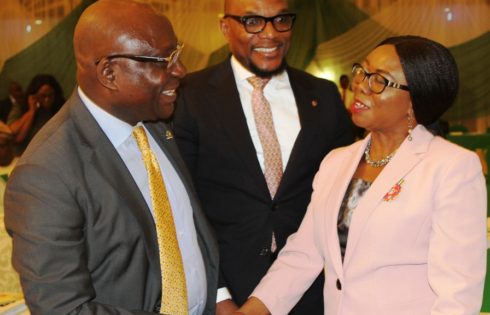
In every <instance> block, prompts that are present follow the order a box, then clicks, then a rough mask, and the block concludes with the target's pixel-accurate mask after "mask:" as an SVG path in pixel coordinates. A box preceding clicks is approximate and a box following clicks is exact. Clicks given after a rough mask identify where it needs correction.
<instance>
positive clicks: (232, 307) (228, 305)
mask: <svg viewBox="0 0 490 315" xmlns="http://www.w3.org/2000/svg"><path fill="white" fill-rule="evenodd" d="M236 310H238V306H237V305H236V304H235V302H233V300H230V299H227V300H223V301H221V302H218V303H217V304H216V315H231V314H235V313H234V312H235V311H236ZM238 314H239V313H238Z"/></svg>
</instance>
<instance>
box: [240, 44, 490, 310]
mask: <svg viewBox="0 0 490 315" xmlns="http://www.w3.org/2000/svg"><path fill="white" fill-rule="evenodd" d="M458 86H459V80H458V69H457V66H456V62H455V60H454V58H453V57H452V55H451V53H450V52H449V50H448V49H447V48H445V47H444V46H442V45H440V44H438V43H436V42H434V41H432V40H429V39H426V38H422V37H417V36H398V37H391V38H388V39H386V40H384V41H382V42H381V43H380V44H379V45H378V46H377V47H376V48H375V49H374V50H373V51H372V52H371V53H370V54H369V55H368V56H367V57H366V59H365V60H364V62H362V64H354V67H353V91H354V98H355V104H354V106H353V111H352V119H353V121H354V123H355V124H356V125H358V126H361V127H364V128H366V129H367V130H369V131H370V134H369V135H368V136H367V137H366V138H365V139H364V140H361V141H358V142H356V143H354V144H352V145H351V146H348V147H343V148H340V149H337V150H334V151H332V152H331V153H330V154H329V155H327V157H326V158H325V159H324V161H323V162H322V165H321V167H320V170H319V171H318V173H317V175H316V177H315V180H314V183H313V189H314V192H313V194H312V199H311V203H310V205H309V207H308V210H307V213H306V216H305V218H304V220H303V222H302V224H301V226H300V228H299V230H298V232H297V233H296V234H294V235H292V236H291V237H290V238H289V239H288V242H287V244H286V246H285V247H284V248H283V250H282V251H281V252H280V253H279V256H278V258H277V260H276V262H275V263H274V265H272V267H271V268H270V269H269V272H268V273H267V275H266V276H265V277H264V278H263V279H262V281H261V282H260V284H259V285H258V286H257V288H256V289H255V290H254V292H253V293H252V297H251V298H250V299H249V300H248V302H247V303H246V304H245V305H244V306H243V307H242V308H241V309H240V310H239V311H240V312H241V313H239V314H247V315H248V314H267V313H269V312H271V313H272V314H274V315H283V314H287V312H288V311H289V310H290V309H291V308H292V307H293V306H294V304H295V303H296V301H297V300H298V299H299V298H300V297H301V295H302V294H303V292H304V290H306V288H308V286H309V285H310V284H311V282H312V281H313V280H314V278H315V277H316V275H317V274H318V272H320V271H321V270H325V273H326V275H325V279H326V281H325V287H324V298H325V307H326V308H325V314H336V315H359V314H362V315H388V314H397V315H422V314H426V315H428V314H447V315H476V314H479V313H480V308H481V303H482V297H483V285H484V279H485V269H486V255H487V240H486V232H485V231H486V206H487V204H486V188H485V179H484V177H483V174H482V167H481V164H480V161H479V159H478V157H477V155H476V154H475V153H474V152H471V151H468V150H466V149H464V148H462V147H459V146H457V145H455V144H453V143H451V142H448V141H447V140H445V139H443V138H441V137H438V136H434V135H433V134H432V133H430V132H429V131H428V130H427V129H426V126H428V125H430V124H432V123H433V122H435V121H436V120H437V119H438V118H440V117H441V115H442V114H443V113H444V112H445V111H446V110H447V109H448V108H449V107H450V106H451V105H452V104H453V102H454V99H455V97H456V94H457V91H458Z"/></svg>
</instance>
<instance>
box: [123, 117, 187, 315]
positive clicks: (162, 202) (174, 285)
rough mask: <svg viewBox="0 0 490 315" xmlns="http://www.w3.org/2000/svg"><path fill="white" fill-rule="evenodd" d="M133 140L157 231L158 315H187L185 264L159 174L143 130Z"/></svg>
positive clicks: (139, 128)
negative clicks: (159, 275) (144, 176)
mask: <svg viewBox="0 0 490 315" xmlns="http://www.w3.org/2000/svg"><path fill="white" fill-rule="evenodd" d="M133 137H134V138H135V139H136V143H137V144H138V147H139V149H140V151H141V154H142V156H143V162H144V164H145V168H146V171H147V173H148V182H149V185H150V194H151V203H152V206H153V212H154V217H155V225H156V230H157V238H158V247H159V251H160V268H161V275H162V303H161V308H160V314H168V315H188V306H187V304H188V303H187V287H186V281H185V273H184V264H183V262H182V255H181V253H180V248H179V243H178V240H177V233H176V231H175V224H174V218H173V215H172V208H171V206H170V202H169V200H168V195H167V190H166V188H165V183H164V181H163V177H162V173H161V172H160V167H159V165H158V161H157V159H156V157H155V154H154V153H153V152H152V151H151V149H150V145H149V143H148V137H147V136H146V133H145V130H144V128H143V127H141V126H137V127H135V128H134V130H133Z"/></svg>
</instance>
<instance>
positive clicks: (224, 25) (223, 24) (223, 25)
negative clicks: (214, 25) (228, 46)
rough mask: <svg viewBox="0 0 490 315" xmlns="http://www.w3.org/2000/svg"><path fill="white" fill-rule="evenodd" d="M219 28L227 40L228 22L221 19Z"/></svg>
mask: <svg viewBox="0 0 490 315" xmlns="http://www.w3.org/2000/svg"><path fill="white" fill-rule="evenodd" d="M219 28H220V29H221V33H223V35H224V36H225V38H226V39H228V36H229V32H230V25H228V21H226V20H225V19H224V18H221V19H220V20H219Z"/></svg>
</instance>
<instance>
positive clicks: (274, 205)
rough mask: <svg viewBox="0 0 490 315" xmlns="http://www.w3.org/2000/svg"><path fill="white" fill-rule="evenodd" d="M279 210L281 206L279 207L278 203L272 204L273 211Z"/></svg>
mask: <svg viewBox="0 0 490 315" xmlns="http://www.w3.org/2000/svg"><path fill="white" fill-rule="evenodd" d="M278 208H279V206H278V205H277V203H273V204H272V211H276V210H277V209H278Z"/></svg>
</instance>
